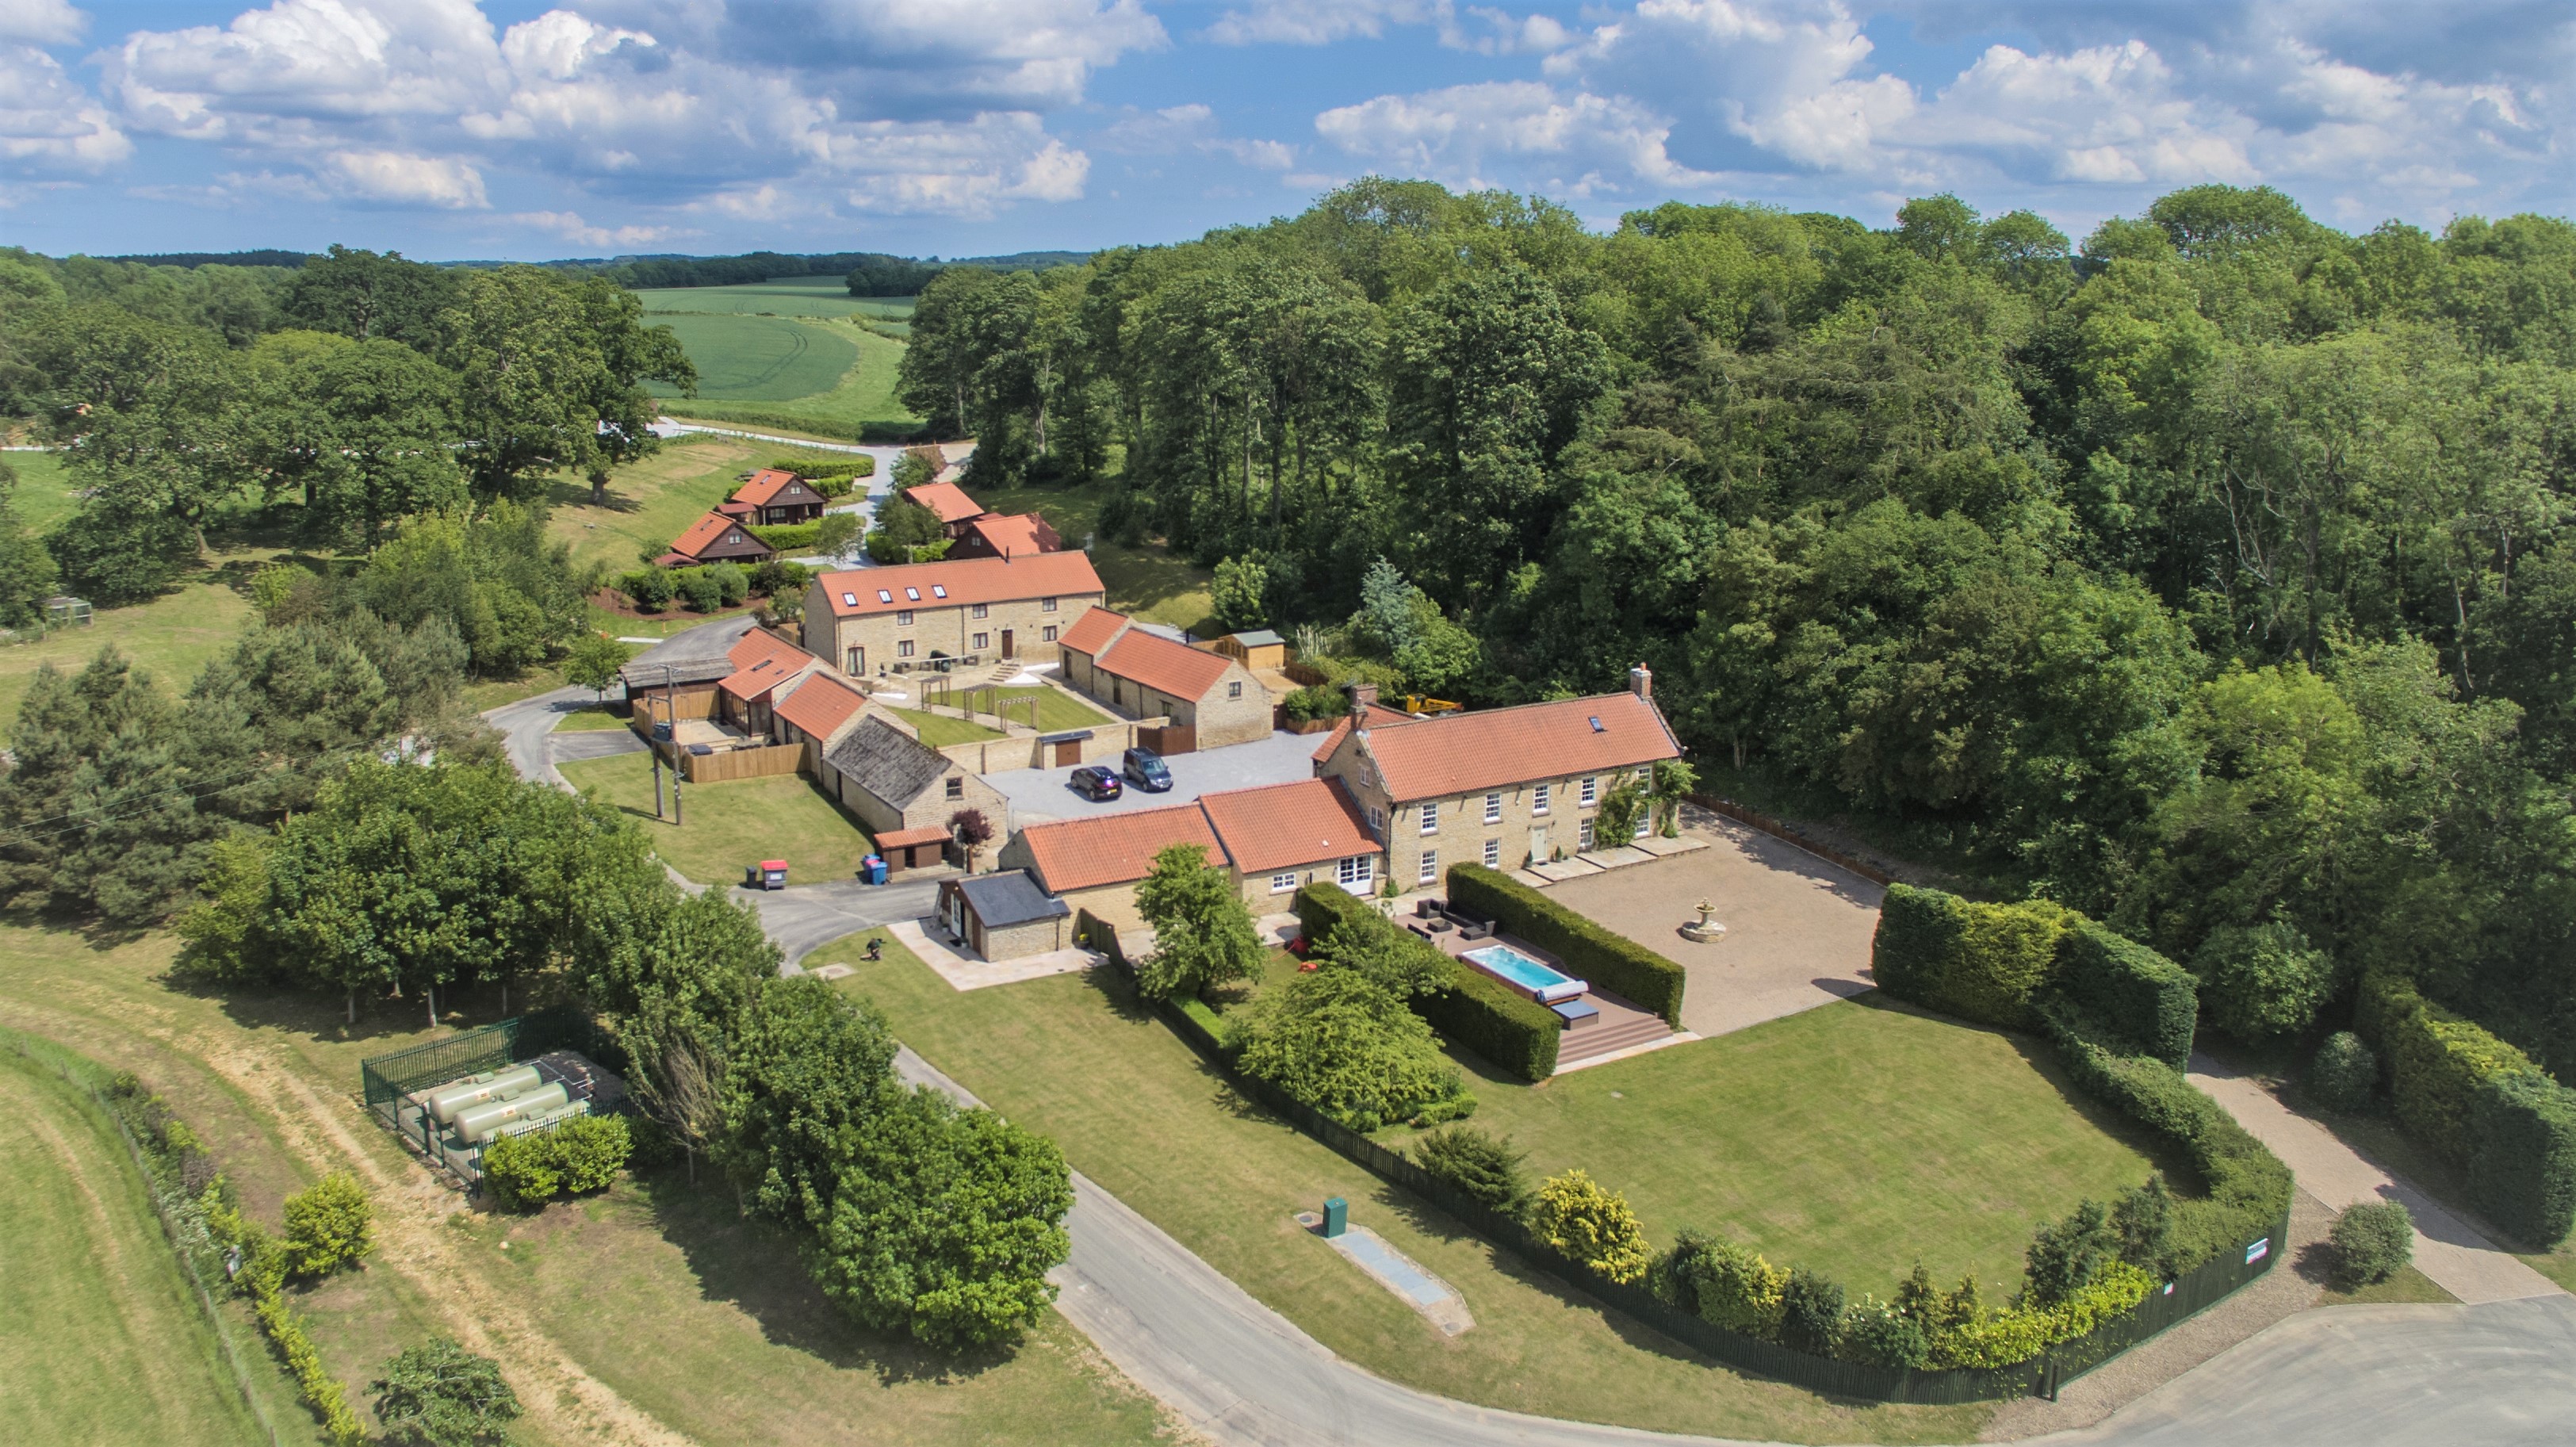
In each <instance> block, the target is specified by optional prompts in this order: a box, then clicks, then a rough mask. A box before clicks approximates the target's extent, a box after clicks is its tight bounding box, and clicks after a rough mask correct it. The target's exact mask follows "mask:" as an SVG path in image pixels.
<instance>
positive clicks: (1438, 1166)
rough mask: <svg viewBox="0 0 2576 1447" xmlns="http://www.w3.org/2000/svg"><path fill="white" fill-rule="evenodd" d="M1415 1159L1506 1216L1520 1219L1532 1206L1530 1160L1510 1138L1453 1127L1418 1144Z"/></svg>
mask: <svg viewBox="0 0 2576 1447" xmlns="http://www.w3.org/2000/svg"><path fill="white" fill-rule="evenodd" d="M1413 1159H1414V1161H1415V1163H1416V1164H1418V1165H1420V1166H1421V1167H1422V1169H1424V1170H1426V1171H1429V1172H1430V1173H1431V1174H1432V1176H1433V1177H1435V1178H1437V1179H1439V1180H1441V1181H1444V1182H1447V1183H1448V1184H1449V1185H1451V1186H1454V1187H1456V1188H1457V1190H1458V1192H1459V1193H1460V1194H1461V1195H1464V1196H1465V1197H1467V1198H1468V1199H1469V1200H1471V1201H1474V1202H1476V1203H1477V1204H1478V1205H1481V1206H1486V1207H1489V1208H1491V1209H1493V1210H1496V1211H1500V1212H1502V1213H1503V1214H1504V1215H1506V1216H1518V1215H1519V1214H1520V1213H1521V1210H1522V1208H1523V1207H1525V1206H1526V1205H1528V1204H1529V1194H1530V1189H1529V1177H1528V1176H1527V1175H1525V1174H1524V1173H1523V1172H1522V1170H1521V1162H1523V1161H1525V1160H1527V1159H1529V1157H1528V1155H1527V1153H1526V1152H1522V1151H1516V1150H1513V1149H1512V1143H1511V1141H1510V1140H1509V1139H1508V1138H1506V1137H1502V1136H1497V1135H1495V1134H1493V1133H1492V1132H1490V1131H1485V1130H1479V1129H1477V1128H1476V1127H1474V1126H1472V1125H1453V1126H1450V1127H1448V1128H1447V1129H1445V1130H1435V1131H1432V1132H1430V1133H1429V1134H1427V1135H1425V1136H1423V1137H1422V1138H1421V1139H1420V1140H1417V1141H1415V1142H1414V1143H1413Z"/></svg>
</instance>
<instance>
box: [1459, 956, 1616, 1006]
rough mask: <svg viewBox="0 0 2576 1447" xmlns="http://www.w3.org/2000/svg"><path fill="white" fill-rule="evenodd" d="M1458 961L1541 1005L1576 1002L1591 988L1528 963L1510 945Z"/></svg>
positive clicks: (1555, 972)
mask: <svg viewBox="0 0 2576 1447" xmlns="http://www.w3.org/2000/svg"><path fill="white" fill-rule="evenodd" d="M1459 958H1461V959H1463V960H1465V961H1466V962H1467V963H1469V964H1471V965H1474V966H1475V967H1476V968H1477V969H1480V970H1482V971H1484V972H1485V973H1486V974H1489V975H1491V976H1493V977H1494V978H1495V979H1497V980H1500V981H1502V982H1503V983H1504V984H1506V985H1509V986H1511V987H1512V988H1513V989H1515V990H1518V991H1520V992H1521V993H1523V994H1525V995H1528V996H1529V997H1530V998H1532V999H1534V1000H1536V1001H1538V1002H1539V1003H1540V1004H1542V1005H1553V1004H1555V1003H1556V1002H1557V1001H1559V1000H1572V999H1576V998H1578V997H1580V996H1581V995H1582V994H1583V992H1584V991H1586V990H1589V989H1591V988H1592V987H1591V986H1590V985H1589V984H1586V983H1585V982H1583V981H1581V980H1578V979H1576V978H1574V977H1573V976H1572V975H1568V974H1565V973H1563V972H1562V971H1559V970H1555V969H1551V968H1549V967H1548V966H1546V965H1544V964H1541V963H1540V962H1538V961H1537V960H1534V959H1531V958H1530V957H1529V956H1527V955H1525V954H1522V953H1521V952H1520V951H1518V950H1516V949H1513V948H1512V947H1511V946H1510V945H1487V946H1485V947H1484V948H1483V949H1481V950H1469V951H1467V952H1466V953H1465V954H1464V955H1461V956H1459Z"/></svg>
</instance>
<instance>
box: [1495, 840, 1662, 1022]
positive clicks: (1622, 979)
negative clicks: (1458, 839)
mask: <svg viewBox="0 0 2576 1447" xmlns="http://www.w3.org/2000/svg"><path fill="white" fill-rule="evenodd" d="M1449 903H1450V904H1451V905H1452V906H1453V907H1454V908H1456V909H1458V910H1459V911H1460V912H1461V913H1465V914H1471V915H1477V916H1480V917H1482V918H1485V919H1490V920H1492V921H1494V922H1495V923H1496V924H1497V925H1498V926H1500V927H1501V928H1502V929H1503V930H1504V931H1505V932H1507V933H1510V934H1515V935H1518V936H1520V937H1521V938H1522V939H1525V940H1527V941H1529V942H1530V943H1531V944H1534V945H1536V946H1538V947H1539V948H1540V949H1543V950H1546V951H1548V952H1550V953H1551V954H1554V955H1555V956H1557V957H1558V958H1559V959H1562V960H1563V961H1565V967H1566V969H1567V970H1568V971H1570V972H1571V973H1573V974H1576V975H1579V976H1581V977H1582V978H1583V979H1584V980H1586V981H1588V982H1589V983H1591V984H1593V985H1596V986H1598V987H1599V988H1601V989H1604V990H1607V991H1609V992H1610V993H1611V994H1614V995H1617V996H1619V997H1621V998H1623V999H1625V1000H1627V1001H1628V1002H1629V1003H1630V1004H1632V1005H1635V1006H1636V1007H1637V1008H1638V1009H1640V1010H1650V1011H1652V1012H1654V1013H1655V1014H1658V1015H1661V1016H1663V1017H1664V1023H1665V1024H1667V1025H1670V1026H1672V1027H1673V1028H1674V1029H1676V1030H1678V1029H1680V1028H1681V1024H1682V986H1683V984H1684V983H1685V981H1684V977H1683V974H1682V967H1681V966H1679V965H1677V964H1674V963H1673V962H1672V961H1670V960H1668V959H1665V958H1664V957H1663V956H1662V955H1659V954H1656V953H1655V952H1654V951H1653V950H1650V949H1648V948H1646V947H1645V946H1644V945H1641V944H1639V943H1637V942H1636V941H1635V940H1632V939H1629V938H1628V937H1627V936H1625V935H1619V934H1613V933H1611V932H1610V931H1609V930H1606V929H1603V928H1602V927H1601V926H1599V925H1597V924H1594V923H1593V922H1592V921H1591V920H1589V919H1586V918H1584V917H1583V916H1582V915H1579V914H1576V913H1575V912H1574V911H1572V910H1570V909H1567V908H1566V907H1565V906H1563V905H1561V904H1558V903H1557V902H1556V901H1554V900H1552V899H1549V898H1548V897H1547V896H1546V895H1543V894H1541V893H1539V892H1538V891H1537V890H1535V889H1532V888H1530V887H1529V886H1528V885H1526V884H1523V883H1521V882H1520V881H1519V880H1516V879H1513V878H1512V877H1510V876H1509V875H1506V874H1502V873H1500V872H1498V871H1495V870H1491V869H1487V868H1485V867H1484V866H1483V865H1481V864H1453V865H1450V866H1449Z"/></svg>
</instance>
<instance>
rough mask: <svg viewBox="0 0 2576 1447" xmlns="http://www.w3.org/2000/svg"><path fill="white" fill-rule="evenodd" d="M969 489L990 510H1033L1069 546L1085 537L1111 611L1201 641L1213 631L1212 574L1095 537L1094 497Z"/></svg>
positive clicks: (1157, 552) (1157, 551) (1155, 550)
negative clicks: (1167, 626)
mask: <svg viewBox="0 0 2576 1447" xmlns="http://www.w3.org/2000/svg"><path fill="white" fill-rule="evenodd" d="M970 491H972V492H973V493H974V495H975V500H976V501H978V502H980V503H982V504H984V506H985V507H987V508H990V509H991V510H993V511H994V512H1002V513H1017V512H1033V513H1036V514H1038V515H1039V516H1040V517H1043V518H1045V519H1046V520H1047V525H1048V526H1049V527H1052V528H1054V529H1055V530H1056V532H1057V533H1058V534H1060V535H1061V536H1062V537H1063V538H1064V545H1065V546H1066V547H1068V548H1078V547H1081V546H1082V540H1083V539H1084V538H1091V539H1092V544H1091V565H1092V567H1093V568H1094V569H1095V570H1097V571H1098V572H1099V574H1100V581H1101V584H1102V586H1103V587H1104V588H1105V589H1106V590H1107V591H1108V595H1109V596H1108V603H1109V606H1110V607H1112V608H1115V609H1117V610H1118V611H1119V612H1122V613H1128V614H1132V615H1134V616H1135V617H1138V618H1143V619H1146V620H1147V621H1149V622H1154V623H1168V624H1170V625H1172V626H1173V627H1175V628H1186V629H1189V630H1190V631H1191V632H1193V633H1195V634H1198V635H1199V636H1200V637H1206V636H1208V635H1210V634H1212V633H1214V632H1216V631H1217V629H1216V624H1215V622H1214V620H1212V619H1211V618H1210V617H1209V613H1210V612H1211V611H1212V610H1213V609H1214V608H1215V606H1216V603H1215V600H1214V599H1213V598H1212V597H1211V596H1210V595H1209V593H1208V585H1209V583H1210V581H1211V579H1212V577H1213V575H1212V574H1210V573H1209V572H1208V571H1207V570H1206V569H1204V568H1194V567H1191V566H1190V565H1189V563H1188V562H1186V561H1185V560H1183V559H1180V558H1176V557H1173V556H1172V555H1170V554H1169V553H1166V552H1164V551H1163V550H1162V549H1161V548H1159V547H1156V546H1153V545H1152V544H1147V545H1146V546H1144V547H1140V548H1130V547H1125V546H1122V545H1120V544H1118V543H1114V542H1111V541H1109V540H1108V539H1106V538H1101V537H1097V536H1095V535H1096V534H1097V533H1098V531H1099V522H1100V498H1099V495H1098V494H1096V493H1091V492H1068V491H1064V490H1062V489H1058V488H1044V487H1004V488H993V489H990V490H986V489H984V488H971V489H970Z"/></svg>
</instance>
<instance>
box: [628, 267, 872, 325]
mask: <svg viewBox="0 0 2576 1447" xmlns="http://www.w3.org/2000/svg"><path fill="white" fill-rule="evenodd" d="M635 295H636V297H637V298H638V299H640V300H641V301H642V302H643V303H644V310H646V311H648V312H710V313H724V312H730V313H735V314H739V315H758V314H763V313H766V314H769V315H774V316H782V317H849V316H861V317H866V318H867V319H868V320H870V321H873V322H879V323H883V324H887V325H895V326H900V325H903V324H905V323H908V322H910V321H911V320H912V304H913V301H914V298H912V297H908V296H865V297H862V296H852V295H850V294H849V292H848V291H847V290H846V289H844V288H843V286H842V285H841V283H839V282H837V281H834V280H832V279H831V278H830V277H827V276H797V277H788V278H784V279H781V280H778V281H764V282H760V283H758V284H756V285H750V286H671V287H654V288H651V289H648V290H643V291H638V292H637V293H635Z"/></svg>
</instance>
